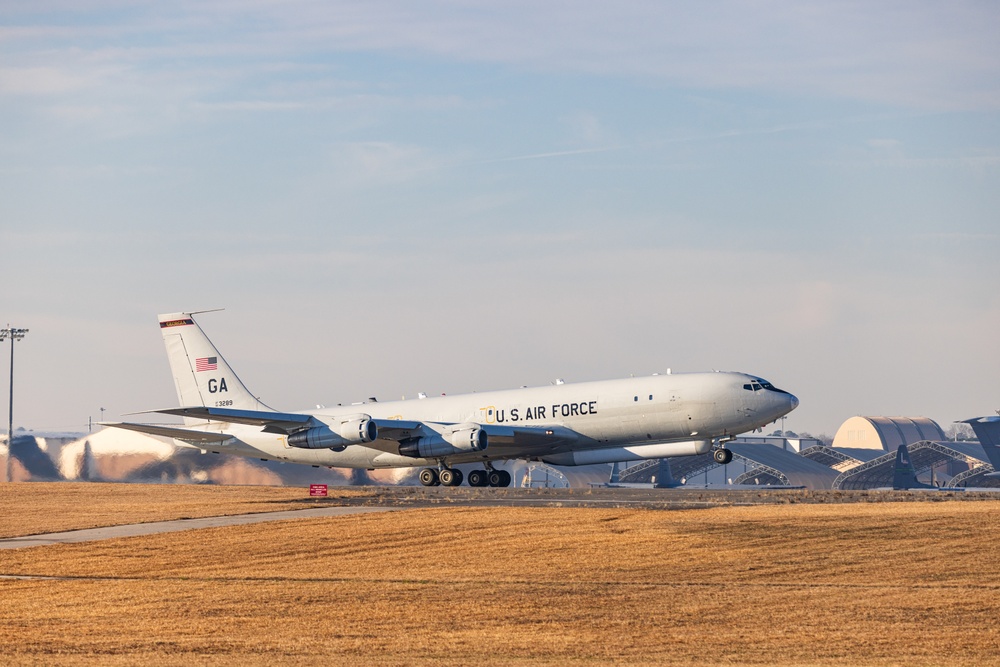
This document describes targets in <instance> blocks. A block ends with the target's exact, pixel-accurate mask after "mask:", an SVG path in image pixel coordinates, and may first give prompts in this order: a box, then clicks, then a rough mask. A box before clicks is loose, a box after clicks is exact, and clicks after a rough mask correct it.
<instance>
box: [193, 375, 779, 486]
mask: <svg viewBox="0 0 1000 667" xmlns="http://www.w3.org/2000/svg"><path fill="white" fill-rule="evenodd" d="M756 380H758V378H755V377H754V376H750V375H745V374H743V373H729V372H712V373H679V374H668V375H653V376H648V377H633V378H627V379H622V380H606V381H597V382H583V383H566V384H557V385H552V386H545V387H531V388H522V389H511V390H504V391H492V392H482V393H475V394H465V395H456V396H440V397H433V398H424V399H411V400H404V401H391V402H367V403H362V404H356V405H350V406H338V407H336V408H324V409H317V410H313V411H308V412H302V413H300V414H310V415H312V416H313V417H314V418H316V419H317V420H320V421H323V422H327V423H336V422H337V421H338V418H340V417H344V416H348V415H355V414H359V413H360V414H364V415H368V416H370V417H372V418H375V419H389V420H394V419H398V420H410V421H419V422H430V423H441V424H450V423H475V424H484V425H497V426H508V427H518V426H522V427H563V428H566V429H569V430H571V431H573V432H575V433H576V434H578V435H579V439H578V440H577V441H576V442H574V443H573V446H572V448H567V447H556V448H555V451H552V450H551V449H550V448H547V447H542V448H540V449H539V451H537V452H535V453H534V454H532V452H522V451H518V452H514V451H511V448H510V447H509V446H504V445H502V444H491V445H490V446H489V447H488V448H487V449H485V450H484V451H481V452H469V453H463V454H454V455H450V456H448V457H447V458H448V460H449V462H450V463H471V462H475V461H483V460H493V459H504V458H512V457H516V458H539V459H542V460H545V461H547V462H550V463H555V464H561V465H581V464H588V463H602V462H610V461H628V460H639V459H646V458H662V457H667V456H684V455H693V454H704V453H706V452H708V451H709V450H710V449H711V447H712V443H713V440H716V439H719V438H726V437H729V436H733V435H736V434H739V433H744V432H747V431H751V430H754V429H756V428H759V427H761V426H764V425H766V424H769V423H771V422H774V421H775V420H777V419H779V418H780V417H781V416H782V415H784V414H787V413H788V412H789V411H791V410H792V409H794V408H795V406H796V405H798V400H797V399H796V398H795V397H794V396H792V395H791V394H788V393H785V392H781V391H768V390H756V391H754V390H748V389H745V388H744V386H745V385H747V384H749V383H750V382H752V381H756ZM222 403H224V401H220V404H222ZM226 426H227V428H226V429H225V430H226V432H227V433H229V434H231V435H233V436H235V437H236V438H237V440H235V441H233V442H231V443H226V444H223V445H221V446H218V447H215V446H213V447H207V448H206V449H210V450H211V451H228V452H232V453H240V454H243V455H246V456H254V457H260V458H268V459H275V460H281V461H289V462H294V463H304V464H311V465H322V466H331V467H352V468H389V467H400V466H424V465H432V464H434V463H435V461H436V460H437V458H436V457H435V458H414V457H410V456H403V455H400V454H398V453H394V452H392V451H384V450H383V449H380V448H378V446H377V445H378V441H376V442H375V443H368V445H353V446H351V447H347V448H346V449H345V450H344V451H339V452H338V451H332V450H331V449H300V448H296V447H291V446H289V444H288V438H287V437H285V436H283V435H276V434H271V433H263V432H261V430H260V428H258V427H253V426H242V425H238V424H233V425H226ZM209 428H211V427H209ZM560 450H568V451H560Z"/></svg>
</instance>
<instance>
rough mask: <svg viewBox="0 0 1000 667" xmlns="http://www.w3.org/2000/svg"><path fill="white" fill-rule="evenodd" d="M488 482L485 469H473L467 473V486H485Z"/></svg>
mask: <svg viewBox="0 0 1000 667" xmlns="http://www.w3.org/2000/svg"><path fill="white" fill-rule="evenodd" d="M489 483H490V480H489V476H488V475H487V474H486V471H485V470H473V471H472V472H470V473H469V486H486V485H487V484H489Z"/></svg>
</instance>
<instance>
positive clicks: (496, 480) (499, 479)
mask: <svg viewBox="0 0 1000 667" xmlns="http://www.w3.org/2000/svg"><path fill="white" fill-rule="evenodd" d="M501 473H503V470H491V471H490V472H489V474H488V479H489V480H490V486H503V475H502V474H501Z"/></svg>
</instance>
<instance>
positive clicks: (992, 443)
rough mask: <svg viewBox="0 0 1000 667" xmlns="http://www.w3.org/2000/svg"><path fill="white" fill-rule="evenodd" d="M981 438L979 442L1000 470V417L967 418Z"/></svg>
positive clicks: (992, 462)
mask: <svg viewBox="0 0 1000 667" xmlns="http://www.w3.org/2000/svg"><path fill="white" fill-rule="evenodd" d="M963 421H964V423H966V424H968V425H969V426H971V427H972V430H973V431H975V432H976V437H977V438H979V444H980V445H981V446H982V448H983V451H985V452H986V456H987V458H989V460H990V463H991V464H992V465H993V469H994V470H997V471H1000V417H977V418H976V419H965V420H963Z"/></svg>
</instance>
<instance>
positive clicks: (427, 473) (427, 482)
mask: <svg viewBox="0 0 1000 667" xmlns="http://www.w3.org/2000/svg"><path fill="white" fill-rule="evenodd" d="M420 483H421V484H423V485H424V486H437V485H438V484H440V483H441V480H439V479H438V472H437V470H435V469H434V468H424V469H423V470H421V471H420Z"/></svg>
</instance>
